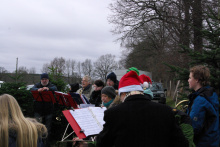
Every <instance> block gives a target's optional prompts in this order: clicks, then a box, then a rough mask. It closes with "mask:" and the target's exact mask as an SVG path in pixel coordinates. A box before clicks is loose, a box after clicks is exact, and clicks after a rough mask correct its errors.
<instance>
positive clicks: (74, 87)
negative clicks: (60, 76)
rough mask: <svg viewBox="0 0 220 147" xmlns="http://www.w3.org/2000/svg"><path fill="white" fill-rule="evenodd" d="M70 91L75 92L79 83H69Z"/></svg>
mask: <svg viewBox="0 0 220 147" xmlns="http://www.w3.org/2000/svg"><path fill="white" fill-rule="evenodd" d="M70 87H71V90H70V92H76V91H77V90H78V89H79V83H74V84H70Z"/></svg>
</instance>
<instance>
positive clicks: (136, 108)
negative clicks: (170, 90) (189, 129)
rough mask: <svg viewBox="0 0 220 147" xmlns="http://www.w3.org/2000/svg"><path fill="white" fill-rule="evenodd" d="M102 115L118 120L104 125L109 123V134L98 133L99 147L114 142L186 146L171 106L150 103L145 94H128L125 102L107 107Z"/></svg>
mask: <svg viewBox="0 0 220 147" xmlns="http://www.w3.org/2000/svg"><path fill="white" fill-rule="evenodd" d="M105 115H106V116H108V117H105V120H111V121H113V122H117V123H114V124H107V123H106V124H105V125H109V128H111V130H109V132H112V133H109V136H108V137H106V136H105V138H102V133H100V136H99V137H98V139H100V140H101V141H100V142H101V143H100V144H98V146H105V147H108V146H112V145H113V143H114V145H115V147H130V146H135V147H144V146H150V147H153V146H155V147H180V146H188V142H187V141H186V140H185V138H184V136H183V134H182V133H181V130H180V129H179V128H177V126H176V124H175V121H174V116H173V114H172V109H171V108H170V107H168V106H166V105H162V104H158V103H154V102H150V101H149V100H148V99H146V97H145V96H142V95H133V96H129V97H128V98H127V99H126V100H125V102H124V103H122V104H120V105H118V106H116V107H113V108H110V109H109V110H106V112H105ZM107 139H109V141H105V140H107ZM182 139H183V140H182ZM102 141H103V144H102ZM107 142H108V143H109V145H108V143H107ZM111 142H112V143H111ZM105 143H107V144H105Z"/></svg>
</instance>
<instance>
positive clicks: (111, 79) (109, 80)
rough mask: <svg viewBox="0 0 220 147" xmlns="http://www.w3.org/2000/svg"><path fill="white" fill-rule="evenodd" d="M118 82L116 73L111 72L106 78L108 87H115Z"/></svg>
mask: <svg viewBox="0 0 220 147" xmlns="http://www.w3.org/2000/svg"><path fill="white" fill-rule="evenodd" d="M116 81H117V76H116V74H115V73H114V72H111V73H109V74H108V75H107V77H106V85H107V86H114V85H115V83H116Z"/></svg>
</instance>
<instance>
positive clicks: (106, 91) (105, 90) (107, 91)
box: [101, 86, 116, 99]
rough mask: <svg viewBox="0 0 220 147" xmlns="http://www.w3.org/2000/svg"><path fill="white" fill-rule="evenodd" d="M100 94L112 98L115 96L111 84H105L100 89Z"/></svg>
mask: <svg viewBox="0 0 220 147" xmlns="http://www.w3.org/2000/svg"><path fill="white" fill-rule="evenodd" d="M101 94H106V95H107V96H108V97H110V98H112V99H114V98H115V96H116V93H115V89H114V88H113V87H112V86H105V87H104V88H103V89H102V91H101Z"/></svg>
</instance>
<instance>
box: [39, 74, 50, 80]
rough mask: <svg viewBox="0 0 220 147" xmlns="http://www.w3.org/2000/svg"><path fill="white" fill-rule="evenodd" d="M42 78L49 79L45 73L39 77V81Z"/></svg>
mask: <svg viewBox="0 0 220 147" xmlns="http://www.w3.org/2000/svg"><path fill="white" fill-rule="evenodd" d="M43 78H45V79H49V76H48V74H47V73H42V74H41V76H40V79H43Z"/></svg>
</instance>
